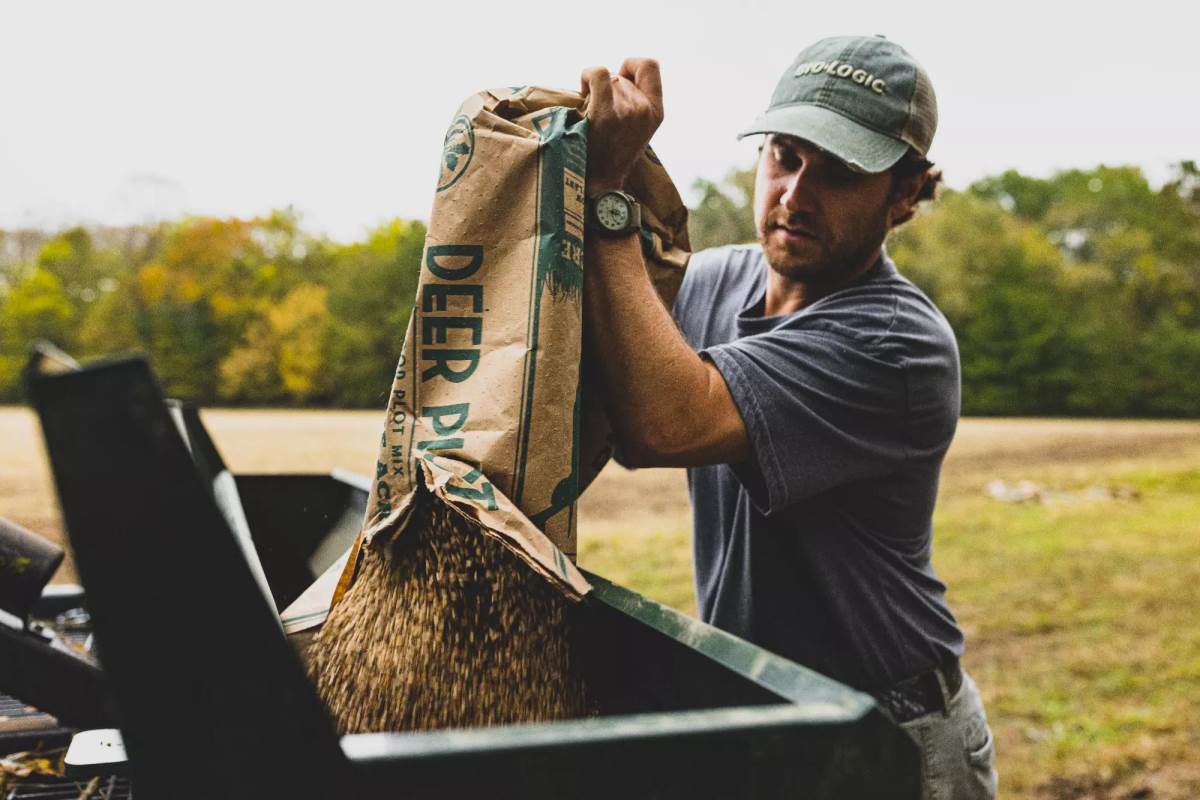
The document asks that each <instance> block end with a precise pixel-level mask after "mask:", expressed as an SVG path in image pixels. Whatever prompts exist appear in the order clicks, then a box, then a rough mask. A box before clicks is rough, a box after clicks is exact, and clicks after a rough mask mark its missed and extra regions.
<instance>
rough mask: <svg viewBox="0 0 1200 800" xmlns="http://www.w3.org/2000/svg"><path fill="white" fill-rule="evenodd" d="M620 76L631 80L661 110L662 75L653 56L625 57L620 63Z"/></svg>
mask: <svg viewBox="0 0 1200 800" xmlns="http://www.w3.org/2000/svg"><path fill="white" fill-rule="evenodd" d="M620 74H621V77H623V78H628V79H629V80H631V81H633V85H634V86H636V87H637V88H638V89H640V90H641V92H642V94H644V95H646V98H647V99H648V100H650V102H651V104H653V106H654V107H655V108H657V109H658V110H659V112H660V113H661V112H662V107H663V100H662V96H663V91H662V75H661V74H660V73H659V70H658V62H657V61H655V60H654V59H653V58H627V59H625V63H624V64H622V65H621V73H620Z"/></svg>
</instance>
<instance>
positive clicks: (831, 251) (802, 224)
mask: <svg viewBox="0 0 1200 800" xmlns="http://www.w3.org/2000/svg"><path fill="white" fill-rule="evenodd" d="M781 228H791V229H792V230H793V231H796V232H798V233H801V234H802V235H801V238H800V239H799V240H798V241H795V242H787V241H785V240H784V237H783V236H782V235H781V234H780V229H781ZM887 231H888V225H887V219H886V215H884V214H882V213H881V214H879V215H877V216H873V217H872V218H871V219H864V220H862V222H861V224H859V225H857V226H856V227H855V228H853V229H851V230H847V231H844V232H843V233H842V235H841V236H840V237H835V236H833V235H832V234H831V232H830V231H829V230H828V229H827V228H825V227H823V226H822V225H821V224H820V223H819V222H818V221H816V220H814V219H813V218H812V217H811V216H809V215H805V214H794V215H791V216H790V217H789V216H788V214H787V213H786V212H785V211H784V210H783V209H782V208H774V209H771V210H770V212H768V214H767V217H766V219H764V220H763V225H762V226H761V227H760V229H759V232H758V238H759V241H760V242H761V243H762V248H763V255H764V256H766V259H767V263H768V264H770V265H771V269H773V270H774V271H775V272H777V273H779V275H781V276H782V277H784V278H787V279H788V280H791V281H795V282H797V283H805V284H810V285H813V286H826V287H836V286H837V285H839V284H841V283H843V282H845V281H847V280H850V279H851V278H853V277H854V276H855V275H857V274H858V272H859V271H860V270H861V269H862V268H863V266H864V262H865V261H866V260H867V259H868V258H870V257H871V256H872V255H873V254H874V252H875V251H876V250H877V249H878V248H879V246H880V244H882V243H883V240H884V239H885V238H886V236H887ZM804 234H808V235H804Z"/></svg>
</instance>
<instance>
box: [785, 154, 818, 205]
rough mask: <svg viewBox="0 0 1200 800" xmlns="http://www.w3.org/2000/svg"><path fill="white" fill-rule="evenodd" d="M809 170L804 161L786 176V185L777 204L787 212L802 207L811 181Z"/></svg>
mask: <svg viewBox="0 0 1200 800" xmlns="http://www.w3.org/2000/svg"><path fill="white" fill-rule="evenodd" d="M809 169H810V168H809V165H808V162H807V161H805V162H804V163H802V164H801V165H800V167H799V168H797V169H796V170H795V171H794V172H792V173H791V174H789V175H788V176H787V178H786V180H787V183H786V184H785V186H784V190H783V194H782V195H780V197H779V204H780V205H781V206H783V207H784V208H786V209H787V210H788V211H798V210H800V208H801V206H803V205H804V194H805V192H806V191H807V189H808V183H809V181H810V180H812V176H811V175H809Z"/></svg>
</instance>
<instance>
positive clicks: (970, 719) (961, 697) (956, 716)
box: [900, 672, 996, 800]
mask: <svg viewBox="0 0 1200 800" xmlns="http://www.w3.org/2000/svg"><path fill="white" fill-rule="evenodd" d="M945 691H946V689H945V686H943V687H942V692H943V693H945ZM900 727H901V728H903V729H904V730H905V731H906V732H907V733H908V735H909V736H911V737H912V739H913V741H915V742H916V743H917V747H919V748H920V750H921V759H922V761H921V780H922V785H923V791H922V794H921V797H922V798H923V800H992V798H994V797H995V796H996V753H995V750H994V748H993V744H992V732H991V729H990V728H988V724H987V716H986V715H985V714H984V711H983V701H982V700H981V699H980V697H979V689H978V687H976V686H975V681H973V680H971V676H970V675H968V674H966V673H965V672H964V673H963V682H962V686H961V687H960V688H959V690H958V693H957V694H955V695H954V696H953V697H950V698H947V702H946V711H944V712H943V711H935V712H934V713H932V714H926V715H925V716H923V717H917V718H916V719H913V720H909V721H908V722H904V723H901V724H900Z"/></svg>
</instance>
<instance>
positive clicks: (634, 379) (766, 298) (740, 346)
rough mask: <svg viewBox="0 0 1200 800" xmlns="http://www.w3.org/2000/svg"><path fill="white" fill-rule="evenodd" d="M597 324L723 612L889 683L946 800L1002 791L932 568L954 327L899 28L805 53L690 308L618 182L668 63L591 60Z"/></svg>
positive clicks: (616, 402)
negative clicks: (926, 224)
mask: <svg viewBox="0 0 1200 800" xmlns="http://www.w3.org/2000/svg"><path fill="white" fill-rule="evenodd" d="M583 90H584V93H585V94H587V95H588V96H589V111H588V115H589V118H590V120H591V122H590V131H589V162H588V179H587V186H588V196H589V223H590V225H591V230H590V232H589V238H588V247H587V256H586V257H587V263H586V269H585V273H586V287H585V292H584V296H585V303H586V334H587V342H588V347H589V351H590V354H591V356H592V358H593V359H594V361H596V362H597V363H598V364H599V365H600V368H601V370H602V373H603V376H604V380H605V383H606V389H605V391H606V399H607V402H608V407H609V411H610V416H611V418H612V420H613V425H614V429H615V431H616V433H617V436H618V438H619V440H620V443H621V446H622V449H623V453H624V459H625V460H626V461H627V462H628V463H630V464H631V465H633V466H685V467H688V468H689V470H688V479H689V488H690V492H691V499H692V505H693V510H694V517H695V543H694V547H695V560H696V589H697V595H698V600H699V608H700V612H701V615H702V616H703V617H704V619H705V620H707V621H708V622H711V623H713V624H715V625H718V626H720V627H722V628H724V629H726V630H729V631H731V632H733V633H736V634H738V635H740V636H743V637H745V638H747V639H749V640H750V641H753V642H756V643H757V644H759V645H762V646H764V647H766V648H768V649H770V650H773V651H775V652H778V653H780V654H782V655H784V656H787V657H789V658H792V659H794V660H795V661H797V662H799V663H802V664H805V665H808V666H810V667H812V668H814V669H816V670H818V671H820V672H822V673H824V674H827V675H829V676H831V677H834V678H836V679H839V680H841V681H843V682H845V683H848V684H850V685H852V686H855V687H858V688H860V689H862V690H864V691H867V692H870V693H871V694H872V695H874V696H875V697H876V698H877V699H878V700H879V703H880V706H881V707H882V708H883V709H884V710H885V712H886V713H888V714H889V715H890V716H891V717H892V718H893V719H895V720H896V721H897V722H898V723H899V724H900V725H901V726H902V727H903V728H904V729H905V730H906V731H908V732H909V734H910V735H911V736H912V738H913V739H914V740H915V741H916V742H917V744H918V746H919V748H920V750H921V752H922V757H923V767H924V781H925V792H926V796H927V797H947V798H976V797H980V798H986V797H993V796H994V795H995V780H996V779H995V771H994V767H993V761H994V758H993V753H992V743H991V734H990V732H989V730H988V726H987V722H986V719H985V716H984V712H983V706H982V703H981V701H980V698H979V693H978V691H977V689H976V687H975V685H974V683H973V682H972V681H971V678H970V677H969V676H967V675H964V674H963V673H962V671H961V668H960V666H959V662H958V659H959V657H960V656H961V655H962V650H963V636H962V632H961V631H960V629H959V627H958V624H957V622H956V621H955V619H954V616H953V615H952V614H951V612H950V610H949V608H948V607H947V605H946V602H945V597H944V594H945V586H944V585H943V584H942V583H941V582H940V581H939V580H938V578H937V577H936V576H935V574H934V572H933V569H932V567H931V566H930V543H931V537H932V530H931V517H932V513H933V506H934V501H935V497H936V494H937V482H938V474H939V470H940V468H941V463H942V458H943V456H944V455H945V453H946V449H947V448H948V447H949V444H950V440H951V438H952V437H953V435H954V430H955V426H956V424H957V420H958V412H959V372H958V370H959V363H958V352H957V347H956V344H955V341H954V334H953V332H952V331H951V330H950V327H949V325H948V324H947V323H946V321H945V319H944V318H943V317H942V315H941V313H940V312H939V311H938V310H937V308H936V307H935V306H934V305H933V303H932V302H931V301H930V300H929V299H928V298H927V297H926V296H925V295H924V294H923V293H922V292H921V291H920V290H919V289H917V288H916V287H915V286H913V285H912V284H911V283H910V282H909V281H907V280H906V279H905V278H904V277H902V276H901V275H900V274H899V273H898V272H897V271H896V268H895V266H894V265H893V264H892V262H891V260H890V259H889V258H888V256H887V254H886V252H885V251H884V248H883V244H884V240H885V239H886V237H887V234H888V232H889V231H890V230H891V229H892V228H893V227H894V226H896V225H898V224H900V223H902V222H904V221H906V220H908V219H909V218H911V217H912V215H913V213H914V210H915V208H916V205H917V204H918V203H919V202H921V201H922V200H924V199H927V198H928V197H930V196H932V192H933V188H934V186H935V184H936V181H937V179H938V176H937V173H936V171H934V170H933V169H932V164H930V163H929V162H928V161H927V160H925V156H926V154H927V152H928V148H929V145H930V142H931V141H932V139H933V133H934V129H935V127H936V124H937V110H936V102H935V100H934V94H933V88H932V85H931V84H930V82H929V78H928V76H927V75H926V73H925V72H924V70H923V69H922V68H921V67H920V66H919V65H918V64H917V63H916V61H914V60H913V59H912V57H911V56H909V54H908V53H907V52H905V51H904V50H903V49H902V48H901V47H899V46H897V45H896V44H894V43H892V42H890V41H888V40H886V39H884V38H882V37H838V38H832V39H825V40H822V41H820V42H817V43H816V44H814V45H812V46H811V47H809V48H807V49H805V50H804V51H803V52H801V53H800V55H799V56H798V57H797V59H796V61H795V62H794V63H793V64H792V65H791V66H789V67H788V69H787V71H786V72H785V73H784V75H783V77H782V78H781V80H780V81H779V84H778V86H777V87H776V89H775V93H774V95H773V96H772V98H771V103H770V106H769V107H768V109H767V111H766V112H765V113H764V114H763V115H762V116H761V117H760V118H759V119H758V120H756V121H755V122H754V123H753V124H752V125H751V126H750V127H749V128H747V129H746V130H745V132H744V133H743V134H742V135H743V136H746V135H750V134H763V135H765V138H764V140H763V145H762V148H761V150H760V156H759V162H758V168H757V176H756V180H755V197H754V212H755V221H756V225H757V230H758V238H759V244H758V245H756V246H738V247H724V248H718V249H715V250H710V251H705V252H702V253H698V254H696V255H695V256H694V257H693V259H692V262H691V264H690V266H689V269H688V273H687V277H686V278H685V280H684V284H683V286H682V288H681V290H680V293H679V297H678V299H677V300H676V303H675V308H674V319H672V315H671V314H670V313H669V312H668V310H667V309H665V308H664V307H663V306H662V304H661V303H659V302H658V301H657V299H656V296H655V294H654V291H653V289H652V287H651V284H650V281H649V279H648V278H647V275H646V272H645V270H644V267H643V261H642V254H641V249H640V246H639V241H638V237H637V236H636V235H635V234H634V233H633V231H634V229H635V228H636V221H637V216H638V209H637V206H636V198H631V197H629V196H628V195H626V194H624V193H623V192H622V191H621V189H622V187H623V185H624V181H625V177H626V175H627V174H628V172H629V169H630V165H632V164H633V162H634V159H635V158H636V157H637V155H638V154H639V153H641V151H642V149H643V148H645V147H646V145H647V144H648V142H649V140H650V137H651V135H652V134H653V132H654V131H655V129H656V128H657V127H658V125H659V123H660V122H661V121H662V116H663V105H662V87H661V83H660V79H659V72H658V65H657V64H656V63H655V62H653V61H651V60H647V59H630V60H628V61H626V62H625V64H624V65H623V66H622V68H621V70H620V73H619V74H617V75H610V74H609V73H608V71H607V70H605V69H603V68H593V69H588V70H585V71H584V73H583Z"/></svg>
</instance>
